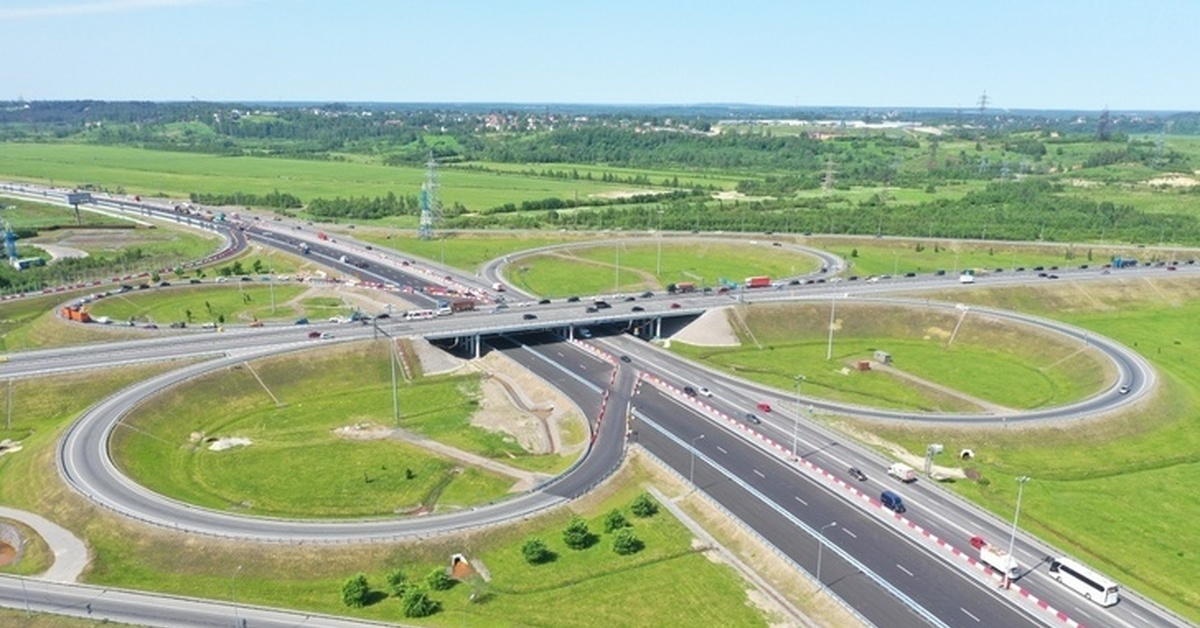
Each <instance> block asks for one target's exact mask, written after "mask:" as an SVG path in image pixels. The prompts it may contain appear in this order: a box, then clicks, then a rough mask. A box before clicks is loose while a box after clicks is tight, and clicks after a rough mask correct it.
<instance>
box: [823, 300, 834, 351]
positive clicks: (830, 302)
mask: <svg viewBox="0 0 1200 628" xmlns="http://www.w3.org/2000/svg"><path fill="white" fill-rule="evenodd" d="M836 312H837V296H832V297H830V298H829V348H828V349H826V350H825V361H826V362H828V361H830V360H832V359H833V323H834V318H833V317H834V315H835V313H836Z"/></svg>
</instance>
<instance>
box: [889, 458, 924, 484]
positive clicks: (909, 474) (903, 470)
mask: <svg viewBox="0 0 1200 628" xmlns="http://www.w3.org/2000/svg"><path fill="white" fill-rule="evenodd" d="M887 472H888V475H890V476H892V477H894V478H896V479H897V480H900V481H901V482H916V481H917V472H916V471H914V470H913V468H912V467H910V466H908V465H906V464H904V463H903V462H897V463H896V464H893V465H892V466H890V467H888V470H887Z"/></svg>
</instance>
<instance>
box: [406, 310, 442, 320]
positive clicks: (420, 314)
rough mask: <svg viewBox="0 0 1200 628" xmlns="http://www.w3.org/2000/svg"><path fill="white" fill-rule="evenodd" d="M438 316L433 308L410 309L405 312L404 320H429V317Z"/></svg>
mask: <svg viewBox="0 0 1200 628" xmlns="http://www.w3.org/2000/svg"><path fill="white" fill-rule="evenodd" d="M436 316H437V312H435V311H433V310H409V311H408V312H407V313H405V314H404V320H406V321H423V320H428V319H431V318H434V317H436Z"/></svg>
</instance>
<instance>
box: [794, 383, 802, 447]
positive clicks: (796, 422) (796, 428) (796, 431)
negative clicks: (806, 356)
mask: <svg viewBox="0 0 1200 628" xmlns="http://www.w3.org/2000/svg"><path fill="white" fill-rule="evenodd" d="M795 381H796V418H795V420H793V421H792V459H793V460H799V459H800V455H799V454H798V453H797V452H796V447H797V443H798V442H799V432H800V412H801V410H800V382H803V381H804V376H803V375H797V376H796V380H795Z"/></svg>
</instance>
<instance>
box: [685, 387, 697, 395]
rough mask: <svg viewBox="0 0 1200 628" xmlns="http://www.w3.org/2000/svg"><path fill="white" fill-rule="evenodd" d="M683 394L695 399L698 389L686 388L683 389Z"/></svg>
mask: <svg viewBox="0 0 1200 628" xmlns="http://www.w3.org/2000/svg"><path fill="white" fill-rule="evenodd" d="M683 394H685V395H688V396H689V397H695V396H696V389H695V388H692V387H691V386H684V387H683Z"/></svg>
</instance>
